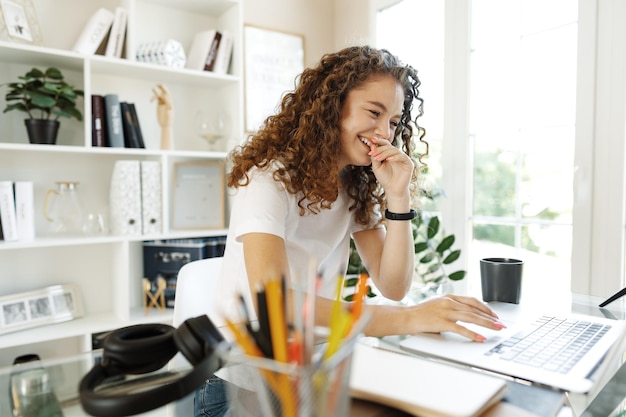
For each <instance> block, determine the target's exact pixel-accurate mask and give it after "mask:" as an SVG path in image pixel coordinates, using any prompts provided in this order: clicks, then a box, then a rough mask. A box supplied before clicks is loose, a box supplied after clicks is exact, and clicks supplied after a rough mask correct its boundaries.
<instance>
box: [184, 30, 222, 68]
mask: <svg viewBox="0 0 626 417" xmlns="http://www.w3.org/2000/svg"><path fill="white" fill-rule="evenodd" d="M216 33H217V31H216V30H215V29H209V30H204V31H202V32H198V33H196V34H195V35H194V37H193V41H192V42H191V47H190V48H189V53H188V54H187V62H186V63H185V68H188V69H193V70H198V71H202V70H204V67H205V65H206V61H207V57H208V56H209V51H210V50H211V46H212V45H213V40H214V39H215V34H216Z"/></svg>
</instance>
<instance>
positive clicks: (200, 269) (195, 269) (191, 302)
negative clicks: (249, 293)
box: [173, 257, 222, 327]
mask: <svg viewBox="0 0 626 417" xmlns="http://www.w3.org/2000/svg"><path fill="white" fill-rule="evenodd" d="M221 268H222V258H221V257H220V258H208V259H201V260H198V261H193V262H189V263H188V264H185V265H183V267H182V268H180V270H179V271H178V277H177V278H176V298H175V301H174V319H173V326H174V327H178V326H179V325H180V324H181V323H182V322H184V321H185V320H187V319H188V318H191V317H196V316H199V315H202V314H206V315H207V316H209V318H211V317H215V314H216V312H215V310H214V306H212V305H211V303H210V294H211V293H212V292H213V291H214V290H215V287H216V285H217V280H218V279H219V276H220V271H221Z"/></svg>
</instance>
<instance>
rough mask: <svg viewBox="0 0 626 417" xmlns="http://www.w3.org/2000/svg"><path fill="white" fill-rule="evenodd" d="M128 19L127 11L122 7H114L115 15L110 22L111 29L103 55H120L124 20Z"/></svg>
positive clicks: (124, 26)
mask: <svg viewBox="0 0 626 417" xmlns="http://www.w3.org/2000/svg"><path fill="white" fill-rule="evenodd" d="M127 21H128V11H127V10H126V9H125V8H124V7H119V6H118V7H116V8H115V17H114V19H113V23H112V24H111V31H110V34H109V39H108V41H107V45H106V50H105V52H104V55H105V56H110V57H114V58H121V57H122V50H123V49H124V40H125V38H126V22H127Z"/></svg>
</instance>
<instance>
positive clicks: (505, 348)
mask: <svg viewBox="0 0 626 417" xmlns="http://www.w3.org/2000/svg"><path fill="white" fill-rule="evenodd" d="M610 328H611V326H610V325H602V324H598V323H591V322H589V321H584V320H572V319H569V318H559V317H548V316H543V317H541V318H539V319H537V320H536V321H535V322H534V323H532V324H531V325H529V326H528V328H527V329H525V330H523V331H521V332H519V333H516V334H515V335H513V336H511V337H509V338H508V339H506V340H505V341H504V342H502V343H500V344H499V345H497V346H495V347H494V348H492V349H491V350H489V351H488V352H486V353H485V355H499V357H500V359H504V360H509V361H514V362H518V363H525V364H528V365H530V366H534V367H537V368H543V369H546V370H549V371H553V372H558V373H563V374H564V373H567V372H568V371H569V370H570V369H572V367H573V366H574V365H575V364H576V363H577V362H578V361H579V360H580V358H582V357H583V356H584V355H585V353H586V352H588V351H589V350H590V349H591V348H592V347H593V345H595V344H596V342H597V341H598V340H600V338H601V337H602V336H603V335H604V334H605V333H607V332H608V331H609V329H610Z"/></svg>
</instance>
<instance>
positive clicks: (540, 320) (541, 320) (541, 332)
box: [400, 302, 626, 394]
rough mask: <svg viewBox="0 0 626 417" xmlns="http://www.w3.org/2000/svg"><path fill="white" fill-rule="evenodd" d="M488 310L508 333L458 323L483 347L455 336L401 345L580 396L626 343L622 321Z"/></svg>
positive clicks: (508, 307) (511, 307)
mask: <svg viewBox="0 0 626 417" xmlns="http://www.w3.org/2000/svg"><path fill="white" fill-rule="evenodd" d="M489 307H490V308H491V309H492V310H493V311H494V312H495V313H496V314H497V315H498V316H499V317H500V321H501V322H502V323H504V324H505V325H506V326H507V328H506V329H502V330H500V331H495V330H490V329H486V328H483V327H480V326H476V325H473V324H468V323H461V324H463V325H465V326H466V327H468V328H470V329H472V330H474V331H476V332H477V333H479V334H482V335H483V336H485V337H486V338H487V340H486V341H485V342H483V343H476V342H472V341H470V340H469V339H467V338H464V337H462V336H460V335H457V334H454V333H447V332H446V333H441V334H434V333H424V334H418V335H414V336H408V337H407V338H405V339H403V340H402V341H401V342H400V347H401V349H403V350H404V351H407V352H410V353H413V354H418V355H421V356H424V355H426V356H430V357H435V358H439V359H445V360H447V361H451V362H455V363H459V364H463V365H468V366H471V367H474V368H478V369H484V370H487V371H491V372H495V373H498V374H502V375H506V376H510V377H513V378H516V379H522V380H526V381H529V382H532V383H535V384H540V385H546V386H549V387H552V388H556V389H559V390H563V391H568V392H574V393H583V394H584V393H588V392H589V391H590V390H591V389H592V388H593V387H594V384H595V381H596V380H597V379H598V378H599V377H600V376H601V375H602V374H603V372H604V370H605V369H606V368H608V367H609V364H610V363H611V362H612V361H611V360H610V359H611V358H610V356H611V355H612V354H613V353H615V352H617V351H618V350H619V349H621V345H622V343H623V342H624V339H625V338H624V335H625V332H626V324H625V322H624V321H623V320H611V319H609V318H607V317H596V316H589V315H580V314H576V313H568V314H566V315H564V314H560V315H559V314H545V315H542V314H539V315H537V314H536V309H535V310H534V311H532V312H529V310H528V309H526V310H525V309H523V308H521V307H520V305H517V304H510V303H499V302H493V303H489ZM551 332H552V333H554V332H556V333H557V336H556V337H555V336H554V335H550V333H551ZM572 334H574V335H572ZM548 338H551V339H548ZM542 344H543V345H542ZM602 365H604V366H602Z"/></svg>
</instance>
